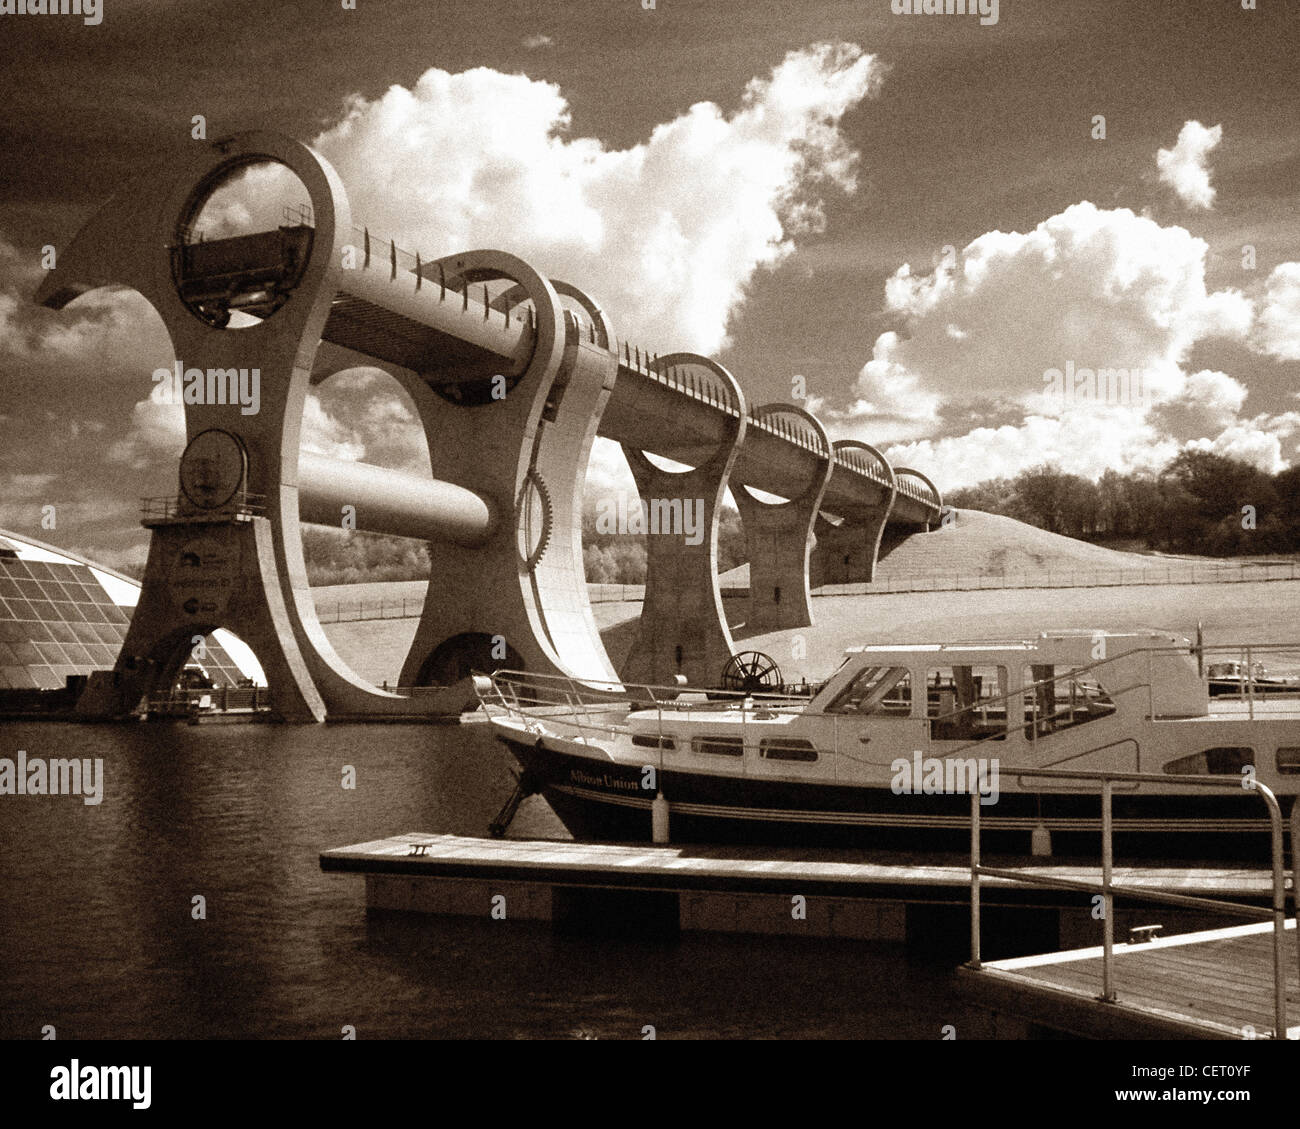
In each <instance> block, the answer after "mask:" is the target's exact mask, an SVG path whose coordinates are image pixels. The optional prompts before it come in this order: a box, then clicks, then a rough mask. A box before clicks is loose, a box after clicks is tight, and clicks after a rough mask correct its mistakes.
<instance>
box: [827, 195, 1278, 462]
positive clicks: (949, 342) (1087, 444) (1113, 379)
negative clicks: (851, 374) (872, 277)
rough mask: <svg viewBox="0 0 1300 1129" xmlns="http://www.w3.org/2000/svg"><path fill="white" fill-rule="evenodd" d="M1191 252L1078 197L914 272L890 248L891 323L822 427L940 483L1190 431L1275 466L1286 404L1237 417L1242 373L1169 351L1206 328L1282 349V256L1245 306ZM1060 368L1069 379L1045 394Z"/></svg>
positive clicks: (1180, 240) (1199, 243)
mask: <svg viewBox="0 0 1300 1129" xmlns="http://www.w3.org/2000/svg"><path fill="white" fill-rule="evenodd" d="M1207 252H1208V247H1207V245H1206V243H1205V242H1204V241H1203V240H1201V239H1199V238H1196V237H1195V236H1193V235H1192V234H1191V233H1190V232H1188V231H1187V230H1186V229H1184V228H1182V227H1178V226H1168V227H1165V226H1161V225H1160V224H1158V223H1156V222H1155V221H1154V220H1152V219H1150V218H1149V217H1145V216H1139V215H1136V214H1134V213H1133V212H1132V211H1130V210H1128V209H1124V208H1118V209H1102V208H1098V207H1096V206H1095V205H1093V204H1091V203H1088V202H1086V201H1084V202H1081V203H1079V204H1075V205H1073V206H1071V207H1069V208H1066V209H1065V210H1064V211H1063V212H1061V213H1060V214H1058V215H1055V216H1052V217H1050V218H1049V219H1047V220H1044V221H1043V222H1042V223H1040V224H1039V225H1038V226H1037V227H1036V228H1035V229H1034V230H1032V231H1030V232H1027V233H1019V232H1011V233H1006V232H1001V231H994V232H989V233H987V234H985V235H982V236H980V237H979V238H977V239H975V240H974V241H972V242H971V243H970V244H969V245H968V246H967V247H966V248H965V249H964V251H963V253H962V254H961V256H959V257H958V258H957V259H956V260H955V261H951V262H944V263H941V264H940V265H938V266H937V267H935V268H934V269H933V270H932V271H930V272H929V273H915V274H914V273H913V271H912V268H911V266H910V265H909V264H904V265H903V266H902V267H900V268H899V269H898V270H897V271H896V272H895V273H894V275H893V276H892V277H891V278H890V279H889V280H888V281H887V283H886V286H885V306H886V309H887V310H889V311H890V312H893V313H895V314H897V315H898V316H899V318H900V320H901V322H902V326H901V328H899V329H897V330H891V331H889V332H886V333H882V334H881V335H880V336H879V337H878V338H877V339H876V341H875V343H874V345H873V347H872V355H871V359H870V360H869V361H868V362H867V363H866V365H864V366H863V368H862V370H861V372H860V373H859V375H858V379H857V381H856V383H855V385H854V388H853V393H852V397H851V400H850V402H849V404H848V405H847V406H846V407H844V408H842V409H838V410H832V411H831V412H830V421H829V422H830V424H831V428H832V430H833V432H834V433H835V435H836V437H838V438H860V439H866V440H868V441H870V442H876V443H886V444H888V443H892V444H893V446H892V447H891V448H890V450H891V451H892V452H893V453H894V454H895V455H896V457H897V458H899V459H900V460H901V461H903V462H904V463H907V464H911V465H915V466H918V467H920V468H922V469H924V470H925V471H926V472H927V473H929V474H931V476H932V477H934V478H935V479H936V480H938V481H939V482H940V484H941V485H947V486H950V487H951V486H957V485H962V484H971V483H974V482H977V481H980V480H982V479H986V478H991V477H995V476H1000V475H1008V474H1015V473H1017V472H1018V471H1019V470H1023V469H1025V468H1026V467H1029V466H1034V465H1036V464H1039V463H1042V462H1044V461H1049V462H1053V463H1054V464H1056V465H1058V466H1060V467H1061V468H1062V469H1065V470H1068V471H1072V472H1074V473H1078V474H1083V475H1086V476H1089V477H1095V476H1096V475H1098V474H1100V473H1102V472H1103V471H1104V470H1105V469H1106V468H1107V467H1115V468H1116V469H1121V470H1134V469H1140V468H1143V467H1156V466H1159V465H1161V464H1163V463H1164V462H1165V461H1167V460H1168V459H1169V458H1170V457H1171V456H1172V455H1173V454H1175V453H1176V452H1177V451H1178V450H1179V449H1180V448H1181V446H1183V445H1184V444H1185V443H1187V442H1189V441H1192V440H1194V441H1196V442H1197V443H1201V444H1205V445H1208V449H1213V450H1216V451H1221V452H1223V453H1232V454H1233V455H1235V456H1236V457H1240V458H1244V459H1249V460H1250V461H1251V462H1253V463H1254V464H1255V465H1257V466H1259V467H1260V468H1261V469H1265V470H1276V469H1278V468H1279V467H1280V466H1282V465H1285V457H1286V456H1287V455H1288V454H1290V452H1289V451H1288V449H1287V443H1288V441H1289V439H1290V438H1291V437H1292V436H1294V435H1295V434H1296V432H1297V430H1300V429H1298V428H1297V426H1296V421H1295V419H1294V418H1293V417H1294V416H1295V413H1289V412H1287V413H1282V414H1280V415H1276V416H1273V417H1269V416H1266V415H1260V416H1256V417H1255V418H1252V419H1241V418H1239V417H1240V413H1241V411H1242V408H1243V407H1244V405H1245V402H1246V398H1247V388H1246V386H1245V384H1244V383H1242V382H1241V381H1240V380H1238V379H1236V378H1235V377H1233V376H1230V375H1229V374H1228V373H1225V372H1220V371H1217V370H1210V369H1201V370H1198V371H1193V372H1189V371H1187V368H1186V361H1187V358H1188V356H1189V355H1190V353H1191V351H1192V349H1193V347H1194V346H1195V345H1197V344H1198V343H1199V342H1201V341H1205V340H1208V339H1227V340H1236V341H1242V342H1249V343H1251V344H1252V345H1254V346H1255V347H1256V348H1257V349H1259V350H1261V351H1269V352H1272V353H1274V354H1275V355H1277V356H1279V357H1290V356H1292V355H1295V356H1300V336H1297V330H1296V328H1295V327H1296V325H1297V313H1300V264H1283V266H1282V267H1279V268H1278V269H1277V270H1275V271H1274V272H1273V276H1272V277H1271V278H1270V279H1269V282H1268V285H1267V288H1266V293H1265V296H1264V299H1263V300H1262V306H1263V312H1262V313H1261V315H1260V318H1259V319H1258V321H1256V318H1255V303H1254V302H1252V300H1251V299H1250V298H1249V297H1247V296H1246V295H1245V294H1243V293H1241V292H1239V291H1236V290H1219V291H1211V290H1210V289H1209V288H1208V287H1207V285H1206V277H1205V274H1206V259H1207ZM1293 350H1294V352H1293ZM1071 382H1073V387H1075V388H1076V390H1078V389H1082V390H1083V391H1082V392H1079V391H1076V394H1075V395H1074V396H1073V397H1071V396H1066V395H1062V394H1061V391H1060V390H1061V387H1062V385H1068V384H1071ZM1112 388H1114V389H1115V390H1116V391H1118V392H1120V393H1122V392H1123V391H1124V390H1125V389H1127V391H1128V395H1127V396H1123V395H1118V396H1116V395H1112V394H1111V390H1112ZM964 409H970V410H969V411H967V410H964ZM955 425H960V427H961V433H960V434H953V433H952V432H955V431H957V429H958V428H957V426H955ZM972 425H975V426H972ZM945 431H947V432H949V434H945Z"/></svg>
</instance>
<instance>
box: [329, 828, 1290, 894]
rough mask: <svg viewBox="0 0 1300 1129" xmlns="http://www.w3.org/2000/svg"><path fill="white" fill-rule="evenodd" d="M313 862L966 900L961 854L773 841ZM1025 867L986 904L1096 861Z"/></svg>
mask: <svg viewBox="0 0 1300 1129" xmlns="http://www.w3.org/2000/svg"><path fill="white" fill-rule="evenodd" d="M320 865H321V869H322V870H326V871H340V872H352V873H358V874H403V875H409V876H420V875H422V876H429V877H445V878H496V879H513V880H522V881H537V882H543V883H547V884H552V885H570V886H589V887H604V888H610V887H615V888H628V889H657V890H721V891H734V892H754V893H770V892H776V891H781V892H786V891H794V892H798V893H803V894H808V895H815V894H822V895H826V896H832V897H854V896H859V897H880V896H882V895H886V894H889V893H892V892H900V891H902V892H905V893H906V894H907V900H917V901H925V900H931V899H942V900H952V899H953V898H954V897H958V898H960V900H961V901H963V902H968V900H969V890H970V862H969V859H967V858H965V857H962V856H952V857H949V858H942V857H940V858H936V859H935V860H934V861H933V862H924V863H918V862H916V861H915V857H914V856H905V855H891V854H888V853H884V852H865V851H834V850H815V849H792V848H778V847H740V846H713V845H692V844H675V845H670V846H651V845H649V844H646V845H636V844H631V845H629V844H611V843H578V842H573V841H571V840H547V839H480V838H474V837H470V836H462V835H431V834H420V833H418V832H416V833H411V834H406V835H395V836H392V837H391V838H387V839H377V840H374V841H372V842H368V843H357V844H355V845H354V846H349V847H338V848H336V849H334V850H327V851H324V852H322V854H321V856H320ZM1001 865H1006V866H1009V867H1012V868H1014V869H1017V870H1020V871H1022V872H1023V874H1024V875H1025V880H1024V881H1022V882H1012V881H1009V880H1006V879H998V878H984V879H982V880H981V883H980V885H981V888H982V890H983V891H984V894H983V896H984V900H985V901H986V902H987V903H989V904H1010V905H1033V904H1061V902H1062V899H1063V898H1065V899H1073V900H1078V901H1084V902H1086V901H1087V898H1086V896H1084V895H1077V896H1073V895H1070V894H1069V893H1068V892H1067V893H1064V894H1063V893H1062V892H1061V891H1059V890H1048V889H1046V888H1044V887H1035V886H1034V884H1033V877H1034V876H1035V875H1041V876H1043V877H1056V878H1069V879H1074V880H1076V881H1085V882H1087V881H1091V882H1095V881H1097V880H1098V879H1099V878H1100V873H1101V872H1100V868H1099V867H1096V866H1080V865H1068V864H1062V863H1056V862H1050V861H1046V860H1029V859H1024V860H1003V861H1002V862H1001ZM1115 885H1116V890H1117V891H1120V890H1122V889H1123V888H1124V887H1129V888H1134V887H1142V886H1148V887H1155V888H1159V889H1162V890H1166V891H1170V892H1174V893H1182V894H1193V895H1202V896H1208V897H1215V896H1218V897H1223V896H1231V897H1233V898H1235V899H1237V900H1239V901H1258V902H1261V903H1267V901H1268V899H1269V897H1270V896H1271V891H1272V887H1271V885H1270V876H1269V873H1268V872H1267V871H1266V870H1261V869H1257V868H1254V869H1252V868H1247V867H1177V868H1169V867H1156V866H1151V865H1147V866H1141V865H1139V866H1117V867H1116V868H1115Z"/></svg>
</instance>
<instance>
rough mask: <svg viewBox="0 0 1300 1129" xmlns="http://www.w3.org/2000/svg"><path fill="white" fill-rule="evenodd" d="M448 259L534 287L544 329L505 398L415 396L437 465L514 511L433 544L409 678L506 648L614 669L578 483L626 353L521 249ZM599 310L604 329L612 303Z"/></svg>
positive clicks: (599, 674)
mask: <svg viewBox="0 0 1300 1129" xmlns="http://www.w3.org/2000/svg"><path fill="white" fill-rule="evenodd" d="M440 265H441V267H442V271H443V272H444V275H445V277H447V278H448V279H449V282H448V285H451V281H450V280H456V281H458V282H460V283H461V284H462V285H463V284H464V282H465V281H470V282H474V283H487V282H493V281H499V280H508V281H510V282H513V283H515V284H516V285H515V287H513V288H511V289H510V290H509V291H507V292H509V293H516V296H517V297H516V299H512V300H511V301H510V302H508V303H507V304H506V306H505V307H503V308H507V309H508V308H510V307H511V306H513V305H515V304H517V298H518V297H523V296H526V297H527V298H528V299H530V300H531V301H532V304H533V307H534V310H535V325H536V341H535V344H534V349H533V356H532V360H531V362H530V363H529V365H528V367H527V368H526V369H525V370H524V372H523V374H522V375H521V376H520V377H519V379H518V381H517V383H516V384H515V385H514V386H513V387H511V388H510V389H509V391H508V392H507V393H506V394H505V395H504V396H503V397H501V398H499V399H488V400H487V401H486V402H479V403H473V402H466V403H454V402H452V401H449V400H447V399H445V398H443V397H439V396H423V397H421V398H420V399H418V400H417V405H418V407H419V410H420V416H421V419H422V421H423V424H424V428H425V434H426V437H427V438H428V443H429V454H430V459H431V461H432V470H433V476H434V477H435V478H438V479H442V480H444V481H447V482H451V483H454V484H456V485H459V486H462V487H464V488H465V489H468V490H471V491H473V492H474V493H475V494H477V495H479V496H481V497H484V498H487V499H489V500H490V501H491V503H492V504H493V506H494V508H495V509H496V510H497V511H498V512H499V513H501V514H503V515H513V519H512V520H509V521H504V520H503V521H502V522H500V523H499V526H498V528H497V529H496V531H495V532H493V533H492V534H490V535H489V536H488V537H487V539H486V540H484V541H483V543H482V544H481V545H478V546H473V547H456V548H453V547H450V546H445V545H437V544H431V545H430V546H429V555H430V559H431V562H432V572H431V579H430V584H429V596H428V598H426V600H425V606H424V612H423V615H422V616H421V619H420V624H419V626H418V628H417V629H416V634H415V639H414V640H413V642H412V644H411V649H410V652H409V653H408V655H407V658H406V663H405V665H404V666H403V668H402V679H401V680H402V683H403V684H405V685H417V684H423V683H427V682H428V681H430V680H431V679H433V678H435V677H440V678H444V679H445V678H447V677H448V675H449V673H457V674H458V673H465V672H467V671H468V668H469V667H471V666H479V667H482V666H483V665H485V661H486V659H488V658H495V659H497V660H501V661H504V660H505V659H506V658H507V656H508V655H510V654H514V655H516V656H517V657H518V660H519V661H521V662H522V663H523V664H524V665H525V666H526V667H527V668H528V669H529V670H531V671H537V672H541V673H550V674H567V675H570V676H573V677H576V678H581V679H592V680H597V681H601V682H606V683H608V682H616V681H617V676H616V674H615V672H614V669H613V667H612V665H611V664H610V662H609V659H608V658H607V656H606V655H605V651H604V647H603V646H602V645H601V642H600V635H599V632H598V631H597V629H596V626H595V620H594V617H593V616H592V613H591V607H590V604H589V602H588V599H587V586H586V575H585V573H584V570H583V562H582V489H583V485H584V484H585V481H586V473H587V461H588V458H589V455H590V452H591V445H592V443H593V442H594V441H595V438H596V427H597V425H598V424H599V422H600V416H601V413H602V412H603V410H604V406H605V402H606V401H607V400H608V398H609V394H610V392H611V391H612V390H613V387H614V380H615V377H616V375H617V359H616V358H615V356H614V355H613V353H611V352H610V351H609V350H608V349H604V348H601V347H600V346H599V345H597V344H594V343H592V342H591V341H588V340H585V339H582V335H581V334H580V333H579V332H578V327H577V323H576V322H575V321H574V319H573V318H572V317H571V316H570V315H568V314H567V313H566V312H565V310H564V308H563V305H562V303H561V301H560V298H559V295H558V293H557V290H556V287H555V286H553V285H552V283H551V282H550V281H549V280H547V279H545V278H543V277H542V276H541V275H539V274H538V273H537V272H536V271H534V270H533V268H532V267H530V266H529V265H528V264H527V263H525V262H524V261H523V260H522V259H519V258H517V257H515V256H514V255H509V254H507V253H505V252H503V251H490V250H484V251H470V252H466V253H465V254H462V255H455V256H452V257H450V258H449V259H447V260H443V261H442V262H441V264H440ZM569 289H571V290H572V288H569ZM583 301H584V302H587V303H589V304H590V306H591V308H593V309H594V308H595V303H592V302H590V300H589V299H586V298H585V296H583ZM601 324H602V327H603V329H602V331H603V332H605V333H608V332H609V325H608V322H607V321H605V320H604V319H603V315H602V323H601Z"/></svg>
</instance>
